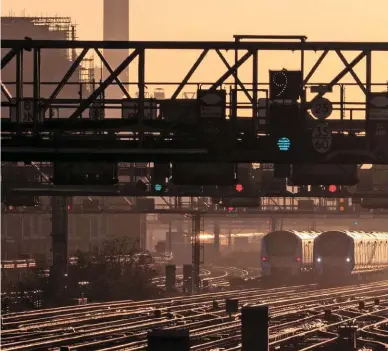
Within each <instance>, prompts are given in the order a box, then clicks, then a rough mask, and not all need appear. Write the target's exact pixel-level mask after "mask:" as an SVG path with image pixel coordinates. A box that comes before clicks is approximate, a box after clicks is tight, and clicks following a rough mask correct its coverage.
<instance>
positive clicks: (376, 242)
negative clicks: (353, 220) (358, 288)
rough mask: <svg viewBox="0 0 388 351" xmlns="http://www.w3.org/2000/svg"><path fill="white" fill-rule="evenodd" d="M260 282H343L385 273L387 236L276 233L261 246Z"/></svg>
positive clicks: (385, 233) (373, 234)
mask: <svg viewBox="0 0 388 351" xmlns="http://www.w3.org/2000/svg"><path fill="white" fill-rule="evenodd" d="M261 269H262V277H263V280H264V281H267V282H273V283H279V282H281V283H287V282H293V283H298V282H299V283H301V282H307V281H311V282H316V281H318V282H320V281H322V282H333V283H334V282H338V281H342V282H346V281H348V280H349V278H351V277H352V276H356V275H357V276H360V275H364V274H365V275H367V274H369V273H372V272H384V271H388V232H361V231H326V232H319V231H297V230H280V231H274V232H270V233H268V234H266V235H265V236H264V237H263V239H262V245H261Z"/></svg>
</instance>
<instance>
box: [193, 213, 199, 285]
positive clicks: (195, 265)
mask: <svg viewBox="0 0 388 351" xmlns="http://www.w3.org/2000/svg"><path fill="white" fill-rule="evenodd" d="M192 222H193V223H192V235H191V245H192V264H193V278H192V279H193V292H198V291H199V289H200V284H201V280H200V276H199V270H200V265H201V239H200V234H201V215H200V214H199V213H193V217H192Z"/></svg>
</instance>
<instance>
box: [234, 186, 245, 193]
mask: <svg viewBox="0 0 388 351" xmlns="http://www.w3.org/2000/svg"><path fill="white" fill-rule="evenodd" d="M243 190H244V187H243V185H242V184H236V191H237V192H239V193H241V192H242V191H243Z"/></svg>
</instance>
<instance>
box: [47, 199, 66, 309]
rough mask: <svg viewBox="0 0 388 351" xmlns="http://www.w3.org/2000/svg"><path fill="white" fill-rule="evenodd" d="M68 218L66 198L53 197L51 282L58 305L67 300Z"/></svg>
mask: <svg viewBox="0 0 388 351" xmlns="http://www.w3.org/2000/svg"><path fill="white" fill-rule="evenodd" d="M67 217H68V216H67V198H66V196H53V197H52V218H51V221H52V231H51V239H52V252H53V265H52V267H51V273H50V280H51V283H52V286H51V292H52V296H53V298H54V300H55V301H56V302H58V303H60V302H61V301H63V299H64V298H65V292H66V284H67V262H68V258H67V241H68V236H67V234H68V233H67Z"/></svg>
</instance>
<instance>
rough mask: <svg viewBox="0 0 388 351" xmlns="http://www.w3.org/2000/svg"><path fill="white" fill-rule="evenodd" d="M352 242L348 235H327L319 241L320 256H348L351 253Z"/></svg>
mask: <svg viewBox="0 0 388 351" xmlns="http://www.w3.org/2000/svg"><path fill="white" fill-rule="evenodd" d="M349 247H350V240H349V237H348V236H347V235H345V234H344V235H341V234H338V233H327V234H326V235H325V237H322V238H321V239H320V241H319V247H318V250H319V254H320V255H322V256H331V257H339V256H346V255H347V254H348V252H349Z"/></svg>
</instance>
